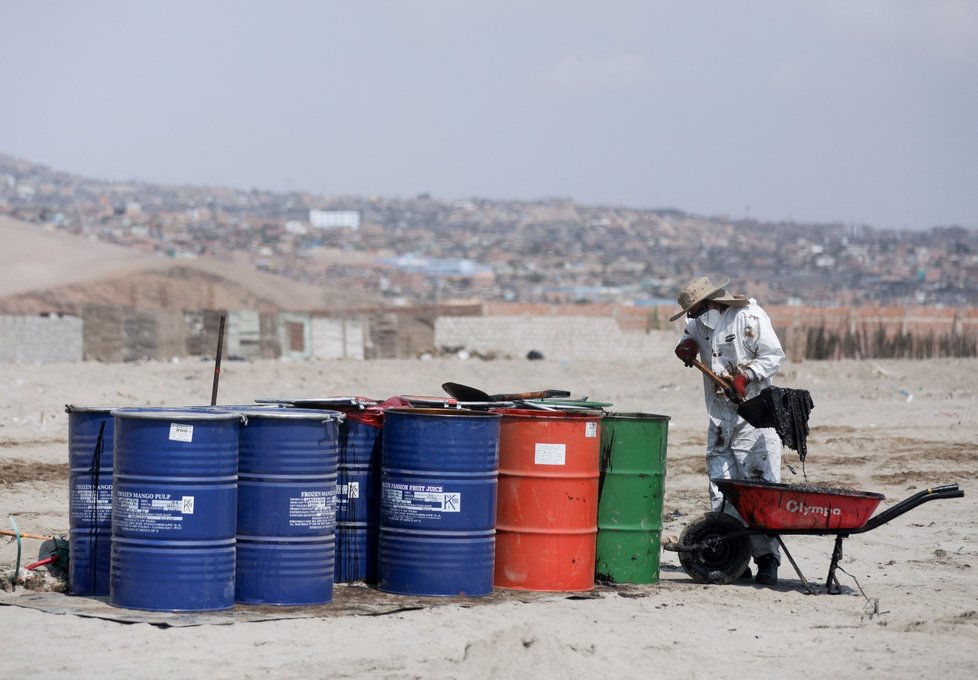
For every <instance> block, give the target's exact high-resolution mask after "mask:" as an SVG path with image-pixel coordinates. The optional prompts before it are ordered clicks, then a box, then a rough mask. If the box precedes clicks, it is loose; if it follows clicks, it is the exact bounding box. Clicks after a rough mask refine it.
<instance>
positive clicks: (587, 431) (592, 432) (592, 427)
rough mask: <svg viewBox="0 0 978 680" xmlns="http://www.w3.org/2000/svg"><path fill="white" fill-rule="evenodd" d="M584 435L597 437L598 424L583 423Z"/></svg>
mask: <svg viewBox="0 0 978 680" xmlns="http://www.w3.org/2000/svg"><path fill="white" fill-rule="evenodd" d="M584 436H585V437H597V436H598V424H597V423H584Z"/></svg>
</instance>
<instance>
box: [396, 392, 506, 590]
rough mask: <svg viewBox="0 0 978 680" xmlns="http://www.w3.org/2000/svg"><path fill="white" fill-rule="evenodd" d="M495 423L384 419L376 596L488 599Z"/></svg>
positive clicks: (453, 415) (446, 415)
mask: <svg viewBox="0 0 978 680" xmlns="http://www.w3.org/2000/svg"><path fill="white" fill-rule="evenodd" d="M500 420H501V416H500V415H499V414H497V413H488V412H480V411H466V410H449V409H413V408H407V409H401V408H396V409H388V410H386V411H385V412H384V439H383V445H382V468H381V469H382V472H381V502H380V544H379V573H378V578H379V588H380V590H382V591H384V592H388V593H398V594H403V595H443V596H453V595H488V594H489V593H491V592H492V579H493V560H494V557H495V543H496V537H495V533H496V532H495V521H496V480H497V475H498V467H499V423H500Z"/></svg>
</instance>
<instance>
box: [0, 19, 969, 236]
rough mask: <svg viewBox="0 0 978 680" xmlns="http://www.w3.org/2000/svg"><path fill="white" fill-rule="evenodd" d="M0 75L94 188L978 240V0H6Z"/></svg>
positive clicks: (6, 128) (2, 88)
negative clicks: (514, 205)
mask: <svg viewBox="0 0 978 680" xmlns="http://www.w3.org/2000/svg"><path fill="white" fill-rule="evenodd" d="M0 78H2V82H0V152H2V153H8V154H12V155H14V156H18V157H21V158H24V159H27V160H31V161H35V162H39V163H44V164H47V165H50V166H53V167H54V168H56V169H60V170H66V171H69V172H74V173H80V174H84V175H91V176H95V177H103V178H111V179H143V180H147V181H158V182H166V183H191V184H219V185H230V186H235V187H239V188H246V189H247V188H262V189H273V190H307V191H312V192H317V193H324V194H328V195H333V194H360V195H369V194H376V195H381V196H387V197H395V196H401V197H407V196H413V195H415V194H418V193H422V192H428V193H431V194H432V195H433V196H436V197H439V198H446V199H454V198H466V197H472V196H481V197H488V198H515V199H534V198H545V197H558V196H559V197H568V198H572V199H574V200H577V201H580V202H584V203H601V204H621V205H626V206H630V207H639V208H654V207H675V208H678V209H681V210H685V211H688V212H692V213H696V214H700V215H720V214H725V215H729V216H731V217H734V218H739V217H743V216H745V215H746V214H749V215H750V216H751V217H756V218H759V219H762V220H778V219H786V218H792V219H794V220H797V221H833V222H834V221H840V222H846V223H865V224H870V225H873V226H877V227H893V228H899V229H902V228H926V227H931V226H935V225H949V224H959V225H963V226H966V227H970V228H978V2H975V1H973V0H919V1H910V0H836V1H830V0H795V1H792V2H785V1H784V0H772V1H763V2H762V1H754V0H745V1H743V2H726V1H724V2H721V1H717V2H696V1H695V0H675V1H671V2H659V1H657V0H635V1H632V2H624V1H623V2H616V1H615V0H601V1H597V0H596V1H594V2H575V1H572V0H553V1H551V0H541V1H535V0H518V1H517V0H512V1H510V0H492V1H488V0H480V1H468V0H454V1H453V0H400V1H398V0H391V1H387V2H374V1H370V0H356V1H353V0H350V1H344V2H340V1H329V0H323V1H318V2H315V1H308V2H306V1H293V2H289V1H282V0H277V1H275V2H271V1H268V2H249V1H231V0H228V1H225V2H214V1H208V0H192V1H183V0H166V2H152V3H151V2H143V1H141V2H131V1H126V2H123V1H118V2H108V1H105V2H101V1H97V0H86V1H85V2H77V1H70V2H69V1H66V2H44V1H35V2H21V1H14V0H0Z"/></svg>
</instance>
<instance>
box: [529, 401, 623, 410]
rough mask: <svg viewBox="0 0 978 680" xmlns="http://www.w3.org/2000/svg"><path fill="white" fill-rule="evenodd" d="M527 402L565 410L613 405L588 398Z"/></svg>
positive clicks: (590, 408) (601, 407)
mask: <svg viewBox="0 0 978 680" xmlns="http://www.w3.org/2000/svg"><path fill="white" fill-rule="evenodd" d="M528 402H530V403H533V404H543V405H544V406H550V407H552V408H556V409H566V410H569V411H570V410H580V409H584V410H596V409H603V408H608V407H609V406H613V405H614V404H612V403H611V402H608V401H591V400H590V399H530V400H528Z"/></svg>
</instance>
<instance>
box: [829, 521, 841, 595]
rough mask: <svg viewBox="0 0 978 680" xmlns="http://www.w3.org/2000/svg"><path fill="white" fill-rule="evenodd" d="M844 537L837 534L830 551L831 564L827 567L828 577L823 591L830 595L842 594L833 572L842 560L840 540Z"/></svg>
mask: <svg viewBox="0 0 978 680" xmlns="http://www.w3.org/2000/svg"><path fill="white" fill-rule="evenodd" d="M843 538H845V535H843V534H839V535H838V536H836V537H835V548H833V549H832V563H831V564H830V565H829V576H828V578H826V579H825V590H826V591H828V593H829V594H830V595H838V594H840V593H841V592H842V585H841V584H840V583H839V579H838V577H837V576H836V575H835V570H836V569H837V568H838V566H839V561H840V560H841V559H842V539H843Z"/></svg>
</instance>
